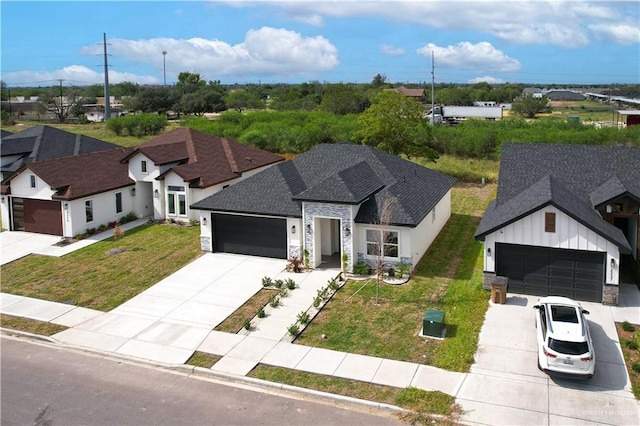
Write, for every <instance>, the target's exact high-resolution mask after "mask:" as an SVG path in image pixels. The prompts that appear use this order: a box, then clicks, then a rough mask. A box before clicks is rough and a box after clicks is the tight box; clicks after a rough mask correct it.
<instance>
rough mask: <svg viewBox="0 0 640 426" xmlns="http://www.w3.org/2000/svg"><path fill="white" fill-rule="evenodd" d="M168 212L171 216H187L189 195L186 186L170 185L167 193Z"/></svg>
mask: <svg viewBox="0 0 640 426" xmlns="http://www.w3.org/2000/svg"><path fill="white" fill-rule="evenodd" d="M167 204H168V206H167V210H168V213H169V215H170V216H175V215H178V216H186V215H187V194H186V192H185V189H184V186H172V185H169V187H168V192H167Z"/></svg>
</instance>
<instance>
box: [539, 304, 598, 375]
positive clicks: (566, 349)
mask: <svg viewBox="0 0 640 426" xmlns="http://www.w3.org/2000/svg"><path fill="white" fill-rule="evenodd" d="M533 308H534V309H535V310H536V334H537V337H538V367H539V368H540V369H541V370H542V371H544V372H545V373H547V374H550V375H559V376H564V377H581V378H589V379H590V378H591V377H593V375H594V373H595V369H596V356H595V352H594V350H593V342H592V341H591V334H590V333H589V324H588V323H587V321H586V319H585V317H584V316H585V315H588V314H589V312H588V311H586V310H584V309H582V306H580V304H579V303H578V302H576V301H574V300H572V299H569V298H567V297H557V296H549V297H542V298H540V299H538V303H537V304H536V305H534V306H533Z"/></svg>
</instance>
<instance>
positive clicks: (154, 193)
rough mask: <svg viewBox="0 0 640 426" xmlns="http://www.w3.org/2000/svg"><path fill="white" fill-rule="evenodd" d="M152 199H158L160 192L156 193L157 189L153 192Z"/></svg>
mask: <svg viewBox="0 0 640 426" xmlns="http://www.w3.org/2000/svg"><path fill="white" fill-rule="evenodd" d="M153 198H160V191H158V190H157V189H154V190H153Z"/></svg>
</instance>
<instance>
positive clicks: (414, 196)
mask: <svg viewBox="0 0 640 426" xmlns="http://www.w3.org/2000/svg"><path fill="white" fill-rule="evenodd" d="M454 182H455V179H454V178H452V177H450V176H447V175H444V174H442V173H439V172H436V171H433V170H430V169H427V168H425V167H422V166H420V165H418V164H415V163H412V162H410V161H407V160H403V159H401V158H399V157H396V156H394V155H391V154H388V153H385V152H382V151H379V150H377V149H375V148H372V147H369V146H362V145H355V144H352V143H340V144H335V145H328V144H324V145H319V146H317V147H315V148H313V149H311V150H310V151H307V152H306V153H304V154H302V155H300V156H298V157H297V158H295V159H293V160H290V161H287V162H285V163H280V164H276V165H274V166H272V167H270V168H268V169H266V170H264V171H262V172H260V173H258V174H256V175H254V176H251V177H250V178H248V179H245V180H244V181H242V182H239V183H237V184H236V185H233V186H231V187H229V188H226V189H224V190H223V191H221V192H219V193H217V194H214V195H212V196H210V197H208V198H206V199H204V200H201V201H199V202H197V203H195V204H194V205H192V206H191V207H192V208H194V209H202V210H213V211H220V212H235V213H248V214H257V215H270V216H283V217H301V216H302V200H305V201H311V200H313V201H322V202H328V203H339V204H359V203H360V202H363V201H364V203H363V204H362V206H361V207H360V210H359V212H358V215H357V217H356V222H360V223H375V222H377V221H378V220H379V218H378V212H379V211H382V207H383V206H384V204H385V200H394V201H393V202H392V207H391V218H390V222H391V223H392V224H396V225H407V226H416V225H417V224H419V223H420V221H421V220H422V219H423V218H424V217H425V216H426V215H427V214H428V213H429V212H430V211H431V210H432V209H433V207H434V206H435V205H436V204H437V203H438V201H440V199H441V198H442V197H443V196H444V195H445V194H446V193H447V191H449V189H451V187H452V186H453V183H454ZM367 197H368V199H367Z"/></svg>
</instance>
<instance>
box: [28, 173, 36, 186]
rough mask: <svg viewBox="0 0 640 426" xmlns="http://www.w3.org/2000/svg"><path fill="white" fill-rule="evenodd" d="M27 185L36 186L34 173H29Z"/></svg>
mask: <svg viewBox="0 0 640 426" xmlns="http://www.w3.org/2000/svg"><path fill="white" fill-rule="evenodd" d="M29 186H30V187H31V188H35V187H36V176H35V175H29Z"/></svg>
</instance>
